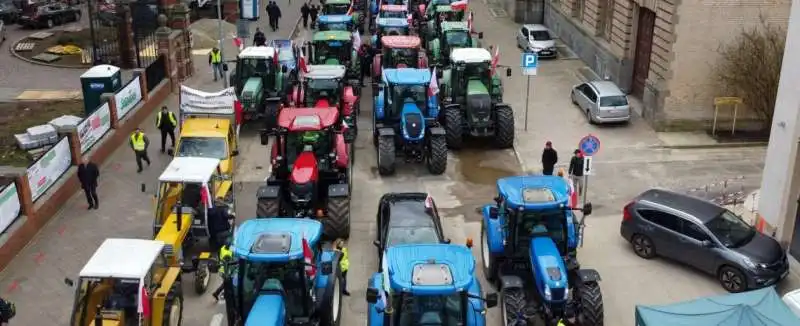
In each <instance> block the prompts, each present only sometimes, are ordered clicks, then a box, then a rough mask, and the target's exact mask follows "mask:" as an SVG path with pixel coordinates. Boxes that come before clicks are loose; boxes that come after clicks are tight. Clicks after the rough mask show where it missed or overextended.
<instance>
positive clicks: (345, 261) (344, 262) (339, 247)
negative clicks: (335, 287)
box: [336, 239, 350, 296]
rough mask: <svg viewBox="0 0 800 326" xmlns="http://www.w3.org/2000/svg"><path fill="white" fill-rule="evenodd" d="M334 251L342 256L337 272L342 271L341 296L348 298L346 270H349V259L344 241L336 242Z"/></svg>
mask: <svg viewBox="0 0 800 326" xmlns="http://www.w3.org/2000/svg"><path fill="white" fill-rule="evenodd" d="M336 251H338V252H340V253H341V254H342V259H340V260H339V270H341V271H342V294H344V295H346V296H349V295H350V292H348V291H347V270H348V269H350V258H349V257H348V255H347V247H345V246H344V240H342V239H339V240H336Z"/></svg>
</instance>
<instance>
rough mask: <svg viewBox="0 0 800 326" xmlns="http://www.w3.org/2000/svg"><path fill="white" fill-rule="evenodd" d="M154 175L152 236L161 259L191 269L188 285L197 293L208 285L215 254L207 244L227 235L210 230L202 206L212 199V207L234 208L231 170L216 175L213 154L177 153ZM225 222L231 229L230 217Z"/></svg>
mask: <svg viewBox="0 0 800 326" xmlns="http://www.w3.org/2000/svg"><path fill="white" fill-rule="evenodd" d="M158 180H159V183H160V185H159V186H158V193H157V195H156V197H155V202H156V210H155V211H156V213H155V218H154V221H153V235H154V236H155V239H156V240H158V241H163V242H164V243H165V244H166V248H167V249H168V250H167V252H166V253H167V255H166V258H167V264H168V265H169V266H172V267H181V270H182V271H183V272H184V273H194V284H193V285H194V290H195V292H197V294H202V293H204V292H205V291H206V290H207V289H208V283H209V279H210V275H209V274H210V272H209V260H210V259H211V256H212V255H213V254H216V250H215V249H213V248H211V243H212V242H215V241H216V243H220V241H224V239H219V237H227V236H228V235H225V234H212V233H213V232H214V230H212V229H210V228H209V226H210V223H209V221H208V210H209V208H210V207H213V202H214V201H217V202H222V203H224V206H223V207H218V208H222V209H225V208H227V210H228V212H229V213H231V214H232V212H234V211H235V210H234V209H235V198H234V196H235V195H234V191H233V183H234V180H233V175H224V174H222V169H221V166H220V160H219V159H216V158H204V157H180V156H179V157H175V158H174V159H172V161H170V163H169V165H167V168H166V169H164V172H162V173H161V176H159V178H158ZM228 223H229V226H230V229H233V225H234V224H235V223H234V221H228Z"/></svg>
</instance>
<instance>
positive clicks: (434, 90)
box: [428, 67, 439, 97]
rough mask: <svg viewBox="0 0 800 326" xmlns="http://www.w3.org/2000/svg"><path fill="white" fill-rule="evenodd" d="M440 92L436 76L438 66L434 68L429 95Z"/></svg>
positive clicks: (429, 85)
mask: <svg viewBox="0 0 800 326" xmlns="http://www.w3.org/2000/svg"><path fill="white" fill-rule="evenodd" d="M436 94H439V81H438V80H437V78H436V67H434V68H433V72H432V73H431V82H430V84H428V96H429V97H430V96H434V95H436Z"/></svg>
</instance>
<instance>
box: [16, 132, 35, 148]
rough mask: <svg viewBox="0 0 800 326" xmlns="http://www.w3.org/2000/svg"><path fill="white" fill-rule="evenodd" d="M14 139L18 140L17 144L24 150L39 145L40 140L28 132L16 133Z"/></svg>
mask: <svg viewBox="0 0 800 326" xmlns="http://www.w3.org/2000/svg"><path fill="white" fill-rule="evenodd" d="M14 139H16V140H17V146H19V148H20V149H22V150H29V149H33V148H36V147H38V145H39V142H38V141H35V140H33V139H31V137H30V136H28V134H16V135H14Z"/></svg>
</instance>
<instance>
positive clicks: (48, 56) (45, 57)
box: [31, 53, 61, 63]
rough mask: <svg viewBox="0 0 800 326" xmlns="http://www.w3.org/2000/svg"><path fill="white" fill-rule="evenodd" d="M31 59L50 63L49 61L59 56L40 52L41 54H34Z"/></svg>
mask: <svg viewBox="0 0 800 326" xmlns="http://www.w3.org/2000/svg"><path fill="white" fill-rule="evenodd" d="M31 59H33V60H36V61H42V62H47V63H50V62H54V61H58V60H60V59H61V56H58V55H54V54H50V53H42V54H39V55H36V56H34V57H33V58H31Z"/></svg>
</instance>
